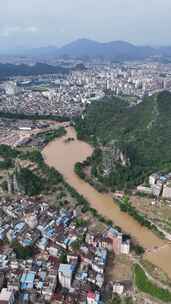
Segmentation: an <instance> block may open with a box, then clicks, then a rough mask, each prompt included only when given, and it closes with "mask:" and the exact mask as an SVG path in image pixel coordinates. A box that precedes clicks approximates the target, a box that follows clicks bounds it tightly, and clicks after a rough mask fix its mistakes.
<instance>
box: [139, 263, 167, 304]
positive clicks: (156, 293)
mask: <svg viewBox="0 0 171 304" xmlns="http://www.w3.org/2000/svg"><path fill="white" fill-rule="evenodd" d="M134 274H135V284H136V286H137V288H138V289H139V290H140V291H142V292H144V293H147V294H149V295H151V296H152V297H154V298H157V299H159V300H161V301H163V302H166V303H171V293H170V292H169V291H168V290H167V289H163V288H159V287H157V286H156V285H155V284H154V283H152V282H151V281H150V280H149V279H148V278H147V277H146V275H145V273H144V271H143V269H142V268H141V267H140V266H139V265H135V270H134Z"/></svg>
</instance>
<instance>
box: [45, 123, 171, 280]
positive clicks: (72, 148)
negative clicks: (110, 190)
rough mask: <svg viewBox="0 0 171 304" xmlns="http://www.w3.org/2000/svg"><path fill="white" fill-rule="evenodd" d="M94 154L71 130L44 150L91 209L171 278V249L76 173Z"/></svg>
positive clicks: (52, 163) (50, 164) (49, 159)
mask: <svg viewBox="0 0 171 304" xmlns="http://www.w3.org/2000/svg"><path fill="white" fill-rule="evenodd" d="M68 137H72V138H74V139H75V140H74V141H72V142H70V143H68V144H66V143H65V139H66V138H68ZM92 153H93V148H92V147H91V146H90V145H88V144H87V143H85V142H82V141H79V140H77V138H76V132H75V130H74V128H72V127H69V128H67V134H66V136H65V137H63V138H59V139H56V140H54V141H53V142H51V143H49V144H48V145H47V146H46V147H45V148H44V150H43V156H44V158H45V161H46V163H47V164H48V165H49V166H53V167H55V168H56V169H57V170H58V171H59V172H60V173H61V174H62V175H63V176H64V178H65V180H66V181H67V183H68V184H70V185H71V186H72V187H73V188H75V189H76V191H77V192H79V193H80V194H81V195H83V196H84V197H85V198H86V199H87V201H89V203H90V204H91V206H92V208H95V209H96V210H97V211H98V213H100V214H101V215H102V216H104V217H106V218H108V219H110V220H112V221H113V222H114V223H115V225H118V226H120V227H121V228H122V229H123V230H124V231H126V232H127V233H128V234H130V235H131V236H132V237H134V238H135V239H136V240H137V241H138V242H139V243H140V244H141V245H142V246H143V247H144V248H145V249H146V252H147V253H146V255H145V258H146V259H148V260H149V261H150V262H152V263H153V264H155V265H157V266H158V267H160V268H161V269H162V270H163V271H165V272H166V273H167V274H168V276H169V277H171V264H170V256H171V245H170V244H168V242H166V241H164V240H161V239H160V238H158V237H157V236H156V235H154V233H153V232H151V231H150V230H148V229H146V228H145V227H142V226H141V225H139V224H138V223H137V222H136V221H135V220H133V219H132V218H131V217H130V216H129V215H128V214H124V213H122V212H121V211H120V209H119V207H118V206H117V204H115V203H114V202H113V198H112V195H111V194H103V193H99V192H98V191H96V190H95V189H94V188H93V187H92V186H90V185H89V184H88V183H86V182H84V181H83V180H81V179H80V178H79V177H78V176H77V175H76V174H75V173H74V165H75V163H77V162H83V161H84V160H85V159H86V158H87V157H90V156H91V154H92Z"/></svg>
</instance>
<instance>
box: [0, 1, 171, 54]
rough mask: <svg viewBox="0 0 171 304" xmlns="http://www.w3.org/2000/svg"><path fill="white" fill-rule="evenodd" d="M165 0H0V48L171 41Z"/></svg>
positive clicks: (170, 20)
mask: <svg viewBox="0 0 171 304" xmlns="http://www.w3.org/2000/svg"><path fill="white" fill-rule="evenodd" d="M170 12H171V0H5V1H4V0H0V46H1V49H2V48H15V47H17V48H18V47H22V48H23V47H25V48H28V47H29V48H30V47H41V46H48V45H55V46H59V47H60V46H62V45H64V44H66V43H68V42H70V41H72V40H75V39H78V38H89V39H93V40H98V41H102V42H107V41H114V40H125V41H129V42H132V43H134V44H138V45H153V46H154V45H156V46H158V45H171V36H170V32H171V18H170Z"/></svg>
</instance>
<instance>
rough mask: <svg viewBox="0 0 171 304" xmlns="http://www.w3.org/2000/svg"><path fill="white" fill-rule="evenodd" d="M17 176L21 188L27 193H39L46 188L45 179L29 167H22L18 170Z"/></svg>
mask: <svg viewBox="0 0 171 304" xmlns="http://www.w3.org/2000/svg"><path fill="white" fill-rule="evenodd" d="M16 178H17V182H18V185H19V188H20V189H21V190H22V192H24V194H26V195H29V196H32V195H38V194H40V193H41V192H42V191H43V189H44V180H43V179H42V178H40V177H39V176H38V175H36V174H35V173H33V172H32V171H31V170H29V169H28V168H21V169H20V170H19V171H17V173H16Z"/></svg>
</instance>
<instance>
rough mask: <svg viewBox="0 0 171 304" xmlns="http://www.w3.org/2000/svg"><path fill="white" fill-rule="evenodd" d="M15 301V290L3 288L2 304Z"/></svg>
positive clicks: (9, 303) (11, 303)
mask: <svg viewBox="0 0 171 304" xmlns="http://www.w3.org/2000/svg"><path fill="white" fill-rule="evenodd" d="M14 301H15V298H14V292H13V291H12V290H8V289H7V288H3V289H2V290H1V293H0V304H13V303H14Z"/></svg>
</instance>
